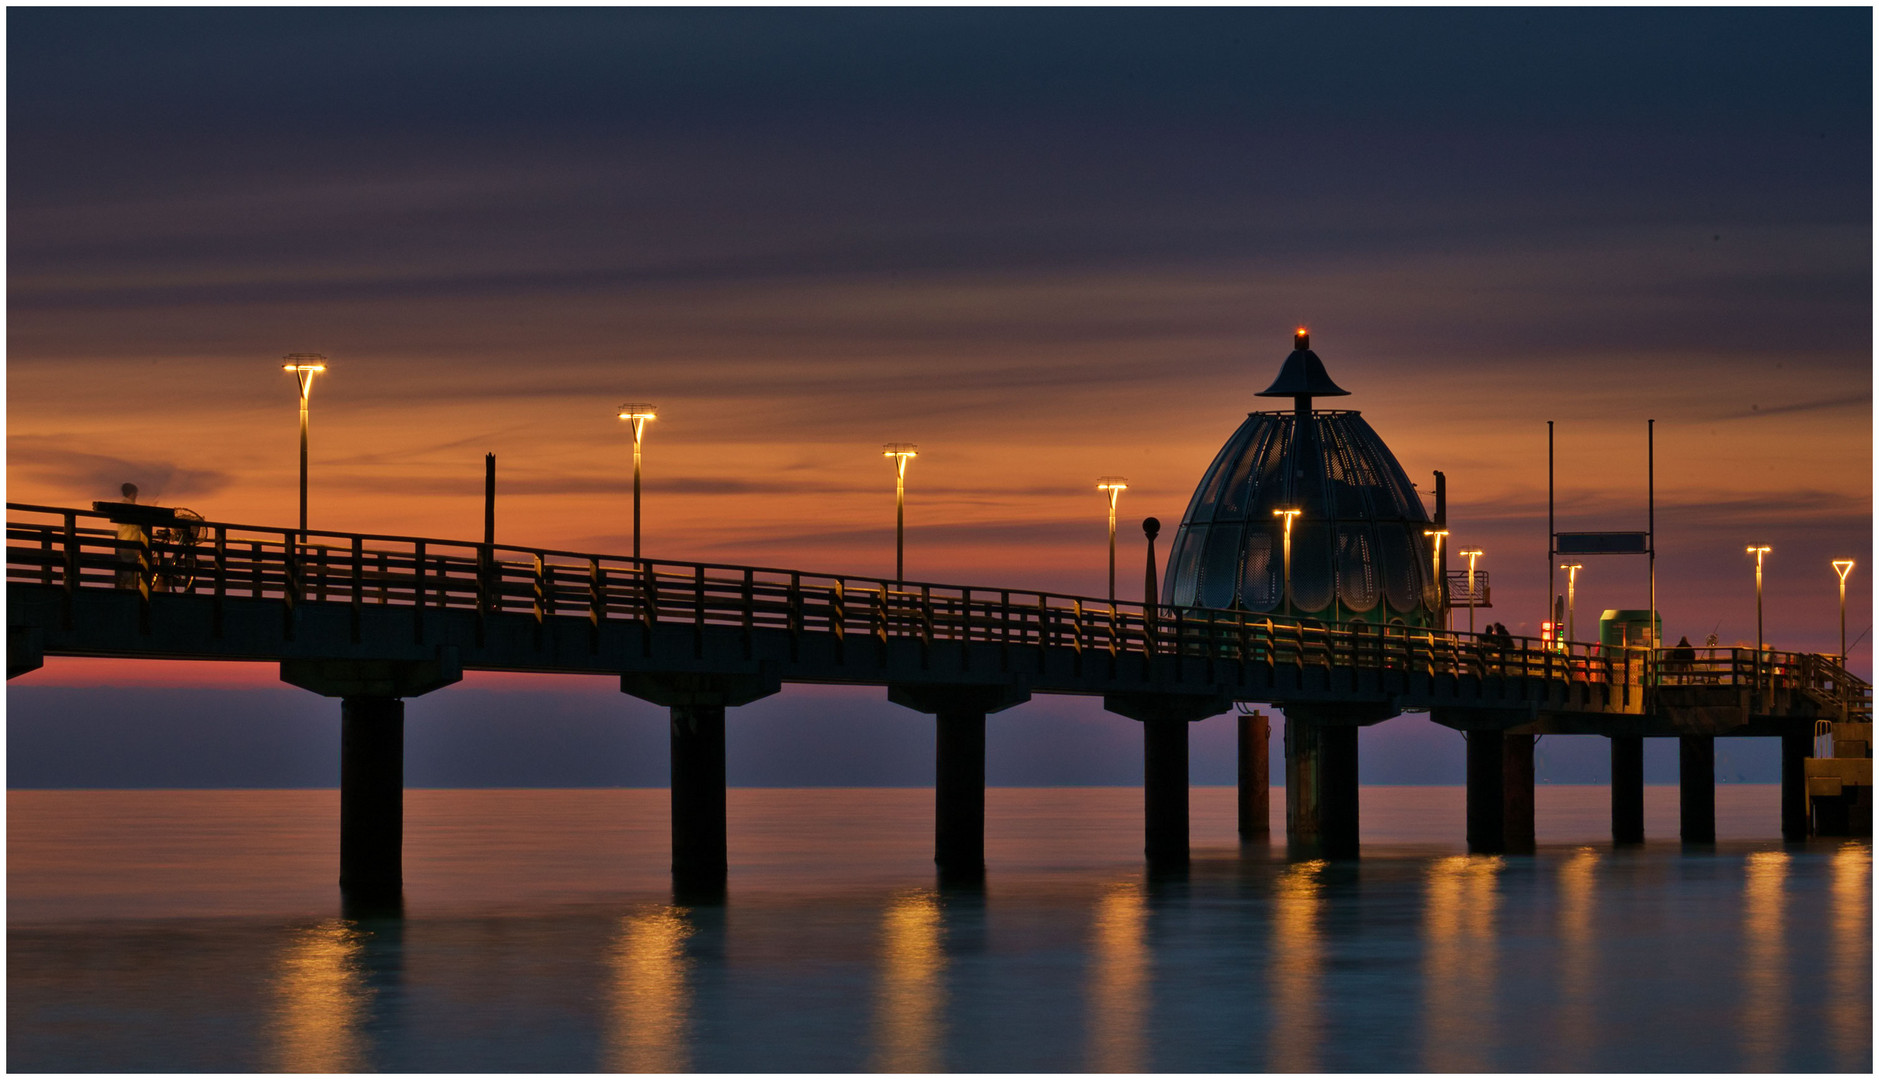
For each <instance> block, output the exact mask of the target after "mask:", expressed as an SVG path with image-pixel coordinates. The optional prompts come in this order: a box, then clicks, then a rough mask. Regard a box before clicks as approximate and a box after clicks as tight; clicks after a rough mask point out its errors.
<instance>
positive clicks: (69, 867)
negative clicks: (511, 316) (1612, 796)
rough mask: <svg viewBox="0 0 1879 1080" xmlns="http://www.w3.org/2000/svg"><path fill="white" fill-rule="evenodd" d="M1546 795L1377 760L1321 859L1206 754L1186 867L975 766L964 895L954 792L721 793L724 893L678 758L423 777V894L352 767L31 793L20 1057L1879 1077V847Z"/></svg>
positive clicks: (1722, 810) (15, 987)
mask: <svg viewBox="0 0 1879 1080" xmlns="http://www.w3.org/2000/svg"><path fill="white" fill-rule="evenodd" d="M1277 794H1278V793H1277V792H1275V796H1276V795H1277ZM1539 795H1540V818H1539V832H1540V840H1541V845H1542V848H1541V851H1540V853H1539V854H1538V855H1537V856H1528V857H1506V858H1500V857H1470V856H1467V855H1466V854H1464V853H1463V851H1462V847H1461V839H1462V822H1463V814H1462V807H1463V803H1462V792H1461V790H1460V789H1459V788H1365V789H1364V791H1363V811H1364V839H1365V843H1366V845H1367V846H1366V849H1365V855H1364V858H1363V859H1361V860H1360V861H1357V862H1353V863H1348V864H1341V863H1332V864H1326V863H1319V862H1288V861H1287V860H1286V859H1285V858H1284V853H1283V849H1282V846H1281V847H1268V846H1264V845H1261V846H1257V847H1254V848H1248V849H1242V848H1241V846H1240V845H1239V843H1238V840H1237V838H1236V837H1235V835H1234V830H1233V800H1234V796H1233V792H1232V791H1231V790H1230V789H1222V788H1197V789H1195V791H1194V808H1193V816H1194V825H1193V836H1194V852H1195V863H1194V867H1193V870H1192V872H1191V873H1190V874H1189V875H1188V876H1187V877H1186V878H1185V879H1183V880H1174V881H1162V880H1149V879H1148V878H1146V877H1145V875H1144V874H1143V873H1142V867H1141V861H1140V850H1141V793H1140V791H1139V790H1132V789H1126V788H1072V789H1064V788H1056V789H1041V790H1023V789H993V790H991V791H989V792H987V818H988V823H987V861H988V863H989V875H988V879H987V882H986V884H985V886H984V888H983V889H982V890H974V891H956V890H942V889H939V888H937V887H936V885H935V883H934V877H933V872H932V865H931V863H930V861H929V860H930V858H931V830H932V817H931V805H932V802H931V800H932V793H931V792H930V791H918V790H891V789H890V790H883V789H869V790H785V791H765V790H735V791H733V792H732V793H731V798H730V813H731V859H732V868H731V888H730V894H729V898H728V900H727V901H726V902H725V903H724V904H723V905H721V906H708V907H705V906H686V905H682V904H675V903H674V902H673V897H672V895H671V892H670V889H669V882H668V879H667V876H666V865H667V861H668V848H667V840H666V837H667V820H666V794H665V792H664V791H639V790H582V791H537V790H531V791H413V792H410V793H409V795H408V797H407V804H406V805H407V823H406V875H407V888H406V894H405V896H406V914H405V917H404V918H403V919H357V920H355V919H347V918H345V917H344V916H343V913H342V911H341V909H340V906H339V900H338V896H337V891H336V888H335V886H334V885H333V879H334V876H335V874H336V872H337V871H336V867H337V858H338V852H337V818H338V799H337V795H336V794H335V793H334V792H331V791H251V792H228V791H217V792H182V791H154V792H153V791H136V792H128V791H83V792H17V791H16V792H10V793H9V795H8V799H7V807H8V815H9V820H8V830H7V832H8V835H7V854H8V864H7V890H8V914H7V917H8V926H7V943H8V957H7V990H8V994H7V1020H8V1031H7V1067H8V1068H9V1069H10V1070H13V1071H94V1070H109V1071H140V1070H165V1071H255V1070H287V1071H301V1072H308V1071H310V1072H345V1071H363V1070H384V1071H427V1070H453V1071H457V1070H462V1071H507V1070H536V1071H583V1070H595V1069H604V1070H615V1071H650V1072H671V1071H686V1070H695V1071H709V1072H768V1071H809V1070H814V1071H849V1070H886V1071H896V1072H927V1071H941V1070H955V1071H992V1070H995V1071H1023V1072H1054V1071H1121V1072H1138V1071H1151V1072H1186V1071H1226V1070H1230V1071H1258V1070H1267V1071H1307V1072H1317V1071H1352V1070H1361V1071H1389V1070H1433V1071H1443V1072H1450V1071H1480V1070H1486V1071H1549V1072H1550V1071H1633V1070H1644V1071H1679V1072H1694V1071H1711V1070H1723V1071H1729V1070H1749V1071H1780V1072H1789V1071H1834V1072H1869V1071H1870V1070H1871V1067H1872V974H1873V973H1872V954H1871V938H1872V903H1871V901H1872V886H1871V871H1872V858H1871V855H1872V849H1871V846H1870V844H1868V843H1865V842H1857V843H1845V842H1836V841H1829V840H1816V841H1812V842H1810V843H1808V844H1806V845H1804V846H1803V845H1785V846H1784V845H1783V844H1782V843H1781V842H1780V841H1779V839H1778V838H1777V837H1776V836H1775V835H1774V834H1775V832H1776V829H1777V821H1778V814H1777V809H1776V791H1775V789H1774V788H1772V787H1760V786H1726V787H1722V788H1719V789H1718V792H1717V795H1718V832H1719V835H1720V836H1721V837H1722V839H1721V841H1720V842H1719V843H1718V844H1716V845H1715V846H1713V847H1709V848H1704V849H1698V850H1689V851H1685V850H1684V849H1683V848H1682V847H1681V846H1680V845H1678V844H1677V843H1676V842H1675V841H1674V840H1672V841H1669V842H1653V843H1652V844H1649V845H1646V846H1645V847H1644V848H1642V849H1625V850H1614V849H1613V848H1612V847H1611V845H1610V844H1609V842H1608V841H1607V840H1606V839H1605V838H1606V836H1607V830H1608V828H1609V818H1608V811H1607V806H1608V803H1607V798H1608V796H1607V793H1606V790H1605V789H1604V788H1603V787H1597V788H1561V787H1549V788H1543V789H1541V791H1540V793H1539ZM1646 799H1647V827H1648V828H1649V829H1650V830H1651V833H1652V835H1654V836H1659V837H1674V836H1675V834H1676V792H1675V789H1674V788H1651V789H1647V794H1646ZM1275 802H1276V800H1275ZM1274 820H1275V821H1280V822H1282V821H1283V820H1284V818H1283V809H1282V807H1279V808H1277V812H1276V813H1275V815H1274ZM1279 839H1280V841H1281V843H1282V840H1283V833H1282V832H1281V834H1280V837H1279Z"/></svg>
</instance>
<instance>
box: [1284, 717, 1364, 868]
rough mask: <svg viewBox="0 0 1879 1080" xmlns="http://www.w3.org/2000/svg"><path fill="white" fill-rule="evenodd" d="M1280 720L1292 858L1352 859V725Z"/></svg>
mask: <svg viewBox="0 0 1879 1080" xmlns="http://www.w3.org/2000/svg"><path fill="white" fill-rule="evenodd" d="M1294 712H1295V710H1288V711H1287V713H1286V717H1285V839H1286V845H1287V847H1288V848H1289V849H1290V850H1291V853H1292V854H1293V855H1294V856H1295V857H1299V858H1314V857H1322V858H1327V859H1354V858H1356V857H1357V726H1356V725H1354V724H1319V723H1310V722H1305V721H1301V720H1299V719H1298V718H1297V717H1296V716H1295V715H1294Z"/></svg>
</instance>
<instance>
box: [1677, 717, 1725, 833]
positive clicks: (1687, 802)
mask: <svg viewBox="0 0 1879 1080" xmlns="http://www.w3.org/2000/svg"><path fill="white" fill-rule="evenodd" d="M1677 765H1678V776H1677V794H1678V809H1679V810H1680V811H1681V816H1682V825H1683V829H1682V833H1683V842H1684V843H1686V844H1713V843H1715V842H1716V738H1715V736H1713V735H1681V736H1678V738H1677Z"/></svg>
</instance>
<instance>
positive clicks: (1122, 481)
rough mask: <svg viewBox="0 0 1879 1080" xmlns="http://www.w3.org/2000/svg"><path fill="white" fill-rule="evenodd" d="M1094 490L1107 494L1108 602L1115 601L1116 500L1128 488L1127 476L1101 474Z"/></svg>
mask: <svg viewBox="0 0 1879 1080" xmlns="http://www.w3.org/2000/svg"><path fill="white" fill-rule="evenodd" d="M1096 490H1097V491H1102V492H1106V493H1108V495H1109V602H1110V603H1112V604H1113V603H1115V602H1116V500H1117V499H1119V498H1121V497H1122V493H1123V492H1125V491H1127V490H1129V478H1128V477H1126V476H1102V477H1098V478H1097V480H1096Z"/></svg>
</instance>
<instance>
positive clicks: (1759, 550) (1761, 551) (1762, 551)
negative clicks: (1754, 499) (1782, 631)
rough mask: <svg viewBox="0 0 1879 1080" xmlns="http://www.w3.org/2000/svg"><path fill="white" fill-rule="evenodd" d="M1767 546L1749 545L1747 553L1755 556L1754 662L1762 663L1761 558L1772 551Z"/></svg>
mask: <svg viewBox="0 0 1879 1080" xmlns="http://www.w3.org/2000/svg"><path fill="white" fill-rule="evenodd" d="M1773 550H1774V548H1771V547H1769V546H1768V545H1767V544H1760V545H1756V544H1750V545H1749V547H1748V553H1749V554H1750V555H1753V556H1755V662H1756V663H1757V664H1760V663H1761V662H1762V556H1764V555H1766V554H1768V553H1769V552H1771V551H1773Z"/></svg>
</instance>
